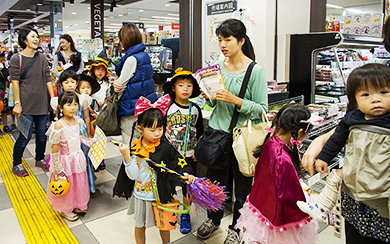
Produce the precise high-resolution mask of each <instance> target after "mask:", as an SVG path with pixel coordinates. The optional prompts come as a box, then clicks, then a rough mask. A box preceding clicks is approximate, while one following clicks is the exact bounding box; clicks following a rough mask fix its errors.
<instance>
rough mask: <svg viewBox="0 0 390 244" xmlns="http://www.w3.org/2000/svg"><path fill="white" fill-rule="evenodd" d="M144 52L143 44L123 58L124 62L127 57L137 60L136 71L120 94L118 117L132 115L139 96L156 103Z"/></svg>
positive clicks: (148, 62)
mask: <svg viewBox="0 0 390 244" xmlns="http://www.w3.org/2000/svg"><path fill="white" fill-rule="evenodd" d="M144 50H145V45H144V44H143V43H141V44H137V45H135V46H133V47H131V48H130V49H129V50H127V52H126V54H125V56H124V57H123V58H124V60H126V59H127V58H128V57H130V56H134V57H135V58H136V60H137V69H136V71H135V73H134V76H133V77H131V78H130V80H129V82H128V83H127V87H126V90H125V91H124V92H123V94H122V97H121V103H120V107H119V116H129V115H133V114H134V107H135V104H136V103H137V101H138V99H139V97H140V96H144V97H146V98H147V99H149V100H150V101H151V102H152V103H154V102H155V101H157V94H156V92H155V88H154V80H153V68H152V65H151V64H150V58H149V55H148V54H147V53H145V52H144ZM123 63H124V62H123ZM122 65H123V64H122Z"/></svg>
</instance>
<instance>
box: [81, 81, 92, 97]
mask: <svg viewBox="0 0 390 244" xmlns="http://www.w3.org/2000/svg"><path fill="white" fill-rule="evenodd" d="M80 82H81V84H80V89H79V90H80V94H83V93H84V94H87V95H91V93H92V87H91V84H89V82H88V81H83V80H82V81H80Z"/></svg>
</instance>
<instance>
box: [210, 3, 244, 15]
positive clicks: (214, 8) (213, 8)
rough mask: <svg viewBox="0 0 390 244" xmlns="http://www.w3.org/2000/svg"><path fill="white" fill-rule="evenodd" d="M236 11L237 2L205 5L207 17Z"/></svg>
mask: <svg viewBox="0 0 390 244" xmlns="http://www.w3.org/2000/svg"><path fill="white" fill-rule="evenodd" d="M236 10H237V0H232V1H225V2H218V3H211V4H207V15H214V14H226V13H233V12H234V11H236Z"/></svg>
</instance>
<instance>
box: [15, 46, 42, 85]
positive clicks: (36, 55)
mask: <svg viewBox="0 0 390 244" xmlns="http://www.w3.org/2000/svg"><path fill="white" fill-rule="evenodd" d="M37 58H38V52H35V54H34V57H33V58H32V59H31V61H30V63H29V64H28V66H27V67H26V69H25V70H24V71H23V73H22V75H21V76H20V80H21V81H22V80H24V78H26V75H27V73H28V72H29V71H30V69H31V68H32V66H33V65H34V63H35V60H37ZM19 64H20V69H22V55H21V54H20V53H19Z"/></svg>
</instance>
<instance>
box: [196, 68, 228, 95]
mask: <svg viewBox="0 0 390 244" xmlns="http://www.w3.org/2000/svg"><path fill="white" fill-rule="evenodd" d="M194 77H195V79H196V80H197V81H198V84H199V87H200V89H202V91H203V92H204V93H205V94H206V95H207V97H208V98H209V99H215V98H216V97H217V95H216V92H217V91H219V90H222V89H225V84H224V83H223V78H222V72H221V68H220V67H219V64H216V65H213V66H209V67H206V68H203V69H199V70H198V71H196V72H195V74H194Z"/></svg>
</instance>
